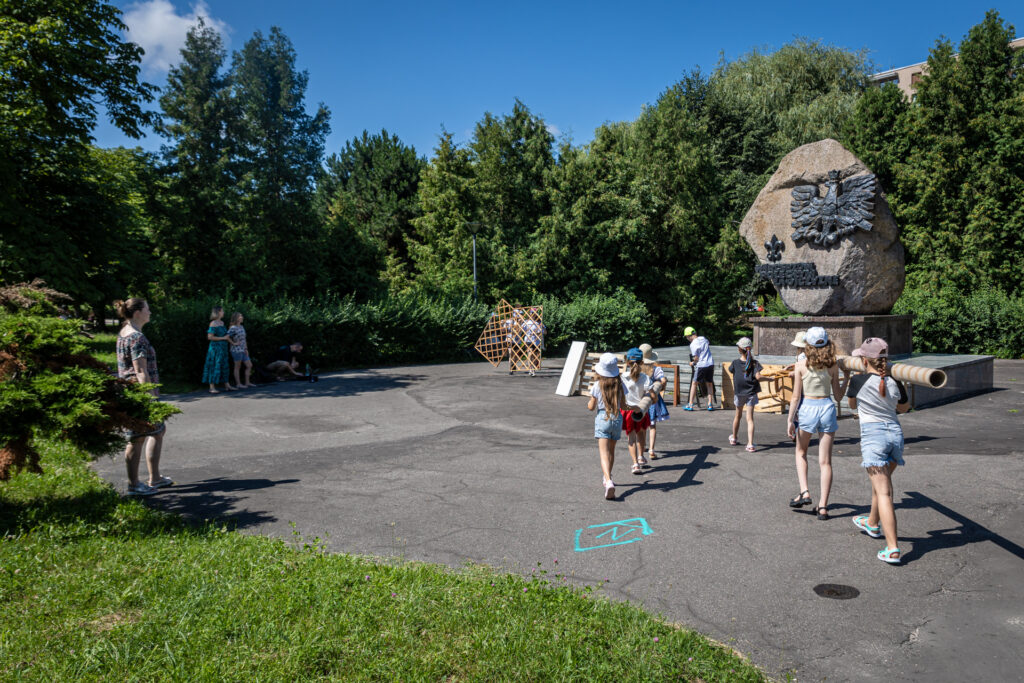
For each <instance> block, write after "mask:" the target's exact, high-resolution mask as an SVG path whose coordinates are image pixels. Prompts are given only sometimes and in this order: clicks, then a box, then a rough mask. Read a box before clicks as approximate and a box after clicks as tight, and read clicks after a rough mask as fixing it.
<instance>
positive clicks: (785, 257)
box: [740, 139, 905, 315]
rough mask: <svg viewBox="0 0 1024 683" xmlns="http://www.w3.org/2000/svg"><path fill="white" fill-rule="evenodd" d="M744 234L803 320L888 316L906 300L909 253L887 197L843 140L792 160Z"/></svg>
mask: <svg viewBox="0 0 1024 683" xmlns="http://www.w3.org/2000/svg"><path fill="white" fill-rule="evenodd" d="M740 234H741V235H743V237H744V239H746V240H747V243H748V244H750V246H751V247H752V248H753V250H754V253H756V254H757V256H758V259H759V260H760V261H761V264H762V265H761V266H759V267H758V272H759V273H761V274H762V275H763V276H765V277H768V278H769V279H771V280H772V282H773V283H774V284H775V286H776V288H777V289H778V291H779V294H780V295H781V296H782V300H783V302H784V303H785V304H786V306H787V307H789V309H790V310H792V311H793V312H795V313H803V314H805V315H843V314H846V315H850V314H864V313H888V312H889V310H890V309H891V308H892V305H893V304H894V303H895V302H896V299H898V298H899V296H900V293H902V292H903V282H904V278H905V270H904V265H903V263H904V262H903V245H902V244H900V241H899V228H898V227H897V226H896V221H895V220H894V219H893V216H892V212H891V211H890V210H889V204H888V203H887V202H886V201H885V195H884V194H883V193H882V189H881V188H880V187H878V184H877V182H876V181H875V180H874V176H873V175H872V174H871V172H870V171H869V170H868V168H867V167H866V166H865V165H864V164H863V162H861V161H860V160H859V159H858V158H857V157H855V156H854V155H853V154H851V153H850V151H849V150H847V149H846V148H845V147H843V146H842V145H841V144H839V143H838V142H837V141H835V140H831V139H830V140H821V141H820V142H815V143H812V144H809V145H804V146H803V147H798V148H797V149H795V150H793V151H792V152H790V153H789V154H787V155H786V157H785V158H784V159H783V160H782V162H781V163H780V164H779V168H778V170H777V171H775V174H774V175H773V176H772V177H771V179H770V180H769V181H768V184H767V185H765V186H764V188H763V189H762V190H761V192H760V194H758V195H757V199H756V200H755V201H754V204H753V206H751V207H750V210H749V211H748V212H747V215H746V216H745V217H744V218H743V223H742V224H741V225H740Z"/></svg>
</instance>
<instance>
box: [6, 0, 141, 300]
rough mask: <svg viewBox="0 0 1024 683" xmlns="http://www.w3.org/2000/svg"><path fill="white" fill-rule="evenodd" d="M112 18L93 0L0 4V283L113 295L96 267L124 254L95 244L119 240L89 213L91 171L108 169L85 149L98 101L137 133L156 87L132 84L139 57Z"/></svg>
mask: <svg viewBox="0 0 1024 683" xmlns="http://www.w3.org/2000/svg"><path fill="white" fill-rule="evenodd" d="M119 17H120V12H119V10H118V9H117V8H116V7H114V6H113V5H110V4H107V3H105V2H100V1H98V0H45V1H44V0H4V2H2V3H0V281H4V282H16V281H19V280H28V279H32V278H34V277H42V278H44V279H46V280H47V281H48V282H50V283H53V284H58V283H59V285H60V286H61V287H62V289H64V291H66V292H67V293H68V294H70V295H72V296H73V297H75V299H77V300H79V301H95V300H97V299H102V298H103V297H105V296H107V295H108V294H110V292H108V291H107V289H108V288H107V286H106V285H104V283H103V282H101V281H100V280H101V279H105V278H106V275H105V274H104V273H101V272H98V270H97V268H98V267H102V265H103V263H104V260H105V259H110V260H114V261H120V259H121V256H122V254H119V253H118V252H117V251H115V252H113V253H101V252H99V251H98V249H97V245H100V244H105V245H110V244H115V245H116V244H121V243H123V240H124V239H125V238H124V236H118V235H117V234H116V233H114V232H113V231H115V230H117V229H119V228H120V227H122V226H121V225H120V224H117V225H111V224H108V223H107V222H105V221H104V220H103V219H104V216H102V215H99V216H97V217H96V218H95V219H93V218H92V217H91V216H90V215H89V214H88V213H86V212H87V211H96V210H99V209H98V207H97V202H98V201H99V198H98V197H96V196H95V192H96V191H97V190H98V181H97V179H96V178H97V174H98V175H100V176H102V175H103V174H104V173H105V172H107V171H110V170H112V169H109V168H107V169H102V168H98V166H97V165H98V164H100V160H99V159H98V157H97V156H96V155H95V154H94V153H93V152H92V151H90V150H89V148H88V146H87V145H88V143H89V142H90V140H91V135H90V132H91V130H92V128H93V126H94V124H95V123H96V119H97V107H98V106H99V105H102V106H103V108H104V109H105V110H106V112H107V115H108V116H109V118H110V120H111V121H112V122H113V123H114V124H115V125H116V126H118V127H119V128H120V129H121V130H122V131H123V132H124V133H126V134H127V135H130V136H134V137H138V136H139V135H140V133H141V129H142V128H143V127H144V126H146V125H148V124H149V123H151V122H152V116H151V114H150V113H148V112H147V111H146V110H145V109H144V105H145V103H146V102H149V101H150V100H151V99H152V93H153V90H154V89H153V87H152V86H150V85H147V84H145V83H141V82H140V81H139V80H138V72H139V59H140V55H141V53H142V51H141V49H140V48H139V47H138V46H137V45H135V44H133V43H129V42H125V41H123V40H122V39H121V37H120V33H121V32H122V31H124V30H125V29H126V27H125V25H124V24H123V23H122V22H121V21H120V18H119ZM100 165H102V164H100ZM113 201H114V202H115V204H120V205H122V208H123V203H124V202H125V201H128V202H130V201H131V200H130V199H126V198H124V197H119V198H117V199H115V200H113ZM107 210H109V211H112V212H115V213H116V212H117V211H118V210H119V209H118V206H109V207H106V208H104V209H103V211H107ZM119 237H120V239H121V241H119ZM39 244H45V245H51V246H52V247H53V248H52V249H39V248H38V245H39ZM97 264H100V265H99V266H98V265H97Z"/></svg>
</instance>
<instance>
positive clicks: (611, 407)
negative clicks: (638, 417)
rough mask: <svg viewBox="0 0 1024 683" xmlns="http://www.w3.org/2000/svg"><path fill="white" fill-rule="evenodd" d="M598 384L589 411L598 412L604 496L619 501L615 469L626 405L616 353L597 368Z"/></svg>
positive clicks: (596, 429) (592, 390)
mask: <svg viewBox="0 0 1024 683" xmlns="http://www.w3.org/2000/svg"><path fill="white" fill-rule="evenodd" d="M594 371H595V372H596V373H597V378H598V379H597V381H596V382H594V383H593V384H591V385H590V402H589V403H587V410H594V409H595V408H596V409H597V415H596V416H595V417H594V438H595V439H597V452H598V455H600V457H601V472H602V474H604V497H605V499H607V500H614V499H615V483H614V482H613V481H612V466H613V465H614V464H615V444H616V443H617V442H618V440H619V437H621V436H622V412H621V411H622V407H623V406H625V405H626V396H625V392H624V391H623V389H622V380H621V379H620V378H619V361H618V359H617V358H616V357H615V354H613V353H606V354H604V355H602V356H601V359H600V360H598V361H597V364H595V365H594Z"/></svg>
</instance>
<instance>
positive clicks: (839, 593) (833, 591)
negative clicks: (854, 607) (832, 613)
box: [814, 583, 860, 600]
mask: <svg viewBox="0 0 1024 683" xmlns="http://www.w3.org/2000/svg"><path fill="white" fill-rule="evenodd" d="M814 592H815V593H817V594H818V595H820V596H821V597H823V598H832V599H833V600H850V599H852V598H855V597H857V596H858V595H860V591H859V590H857V589H856V588H854V587H853V586H844V585H843V584H841V583H819V584H818V585H817V586H815V587H814Z"/></svg>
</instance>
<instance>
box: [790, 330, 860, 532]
mask: <svg viewBox="0 0 1024 683" xmlns="http://www.w3.org/2000/svg"><path fill="white" fill-rule="evenodd" d="M804 340H805V342H806V344H807V350H806V353H807V358H806V359H805V360H802V361H797V364H796V367H795V368H794V370H793V397H792V398H791V399H790V404H789V420H788V423H787V425H786V433H787V434H788V435H789V438H791V439H792V438H794V436H795V437H796V476H797V480H798V481H799V482H800V493H798V494H797V496H796V497H795V498H793V499H792V500H790V501H789V506H790V507H794V508H796V507H803V506H804V505H810V504H811V492H810V490H809V488H808V486H807V448H808V446H810V444H811V437H812V436H813V435H814V434H816V433H821V440H820V441H819V442H818V468H819V469H820V471H821V496H820V497H819V498H818V506H817V507H816V508H815V511H816V512H817V513H818V519H821V520H825V519H828V494H829V491H830V490H831V488H832V442H833V440H834V439H835V433H836V430H837V429H838V428H839V423H838V421H837V420H836V406H835V404H834V403H833V402H832V397H833V396H834V397H835V399H836V400H837V401H838V400H839V399H841V398H842V397H843V393H844V392H845V390H846V387H845V386H844V387H840V386H839V370H838V368H837V366H836V352H835V348H834V347H833V345H832V342H831V341H830V340H829V338H828V333H827V332H825V328H823V327H812V328H811V329H809V330H807V333H806V335H805V337H804ZM797 406H799V409H798V408H797ZM798 416H799V425H800V427H799V429H797V426H796V420H797V418H798Z"/></svg>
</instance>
